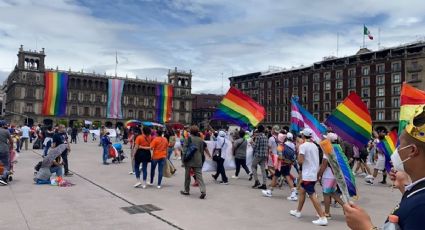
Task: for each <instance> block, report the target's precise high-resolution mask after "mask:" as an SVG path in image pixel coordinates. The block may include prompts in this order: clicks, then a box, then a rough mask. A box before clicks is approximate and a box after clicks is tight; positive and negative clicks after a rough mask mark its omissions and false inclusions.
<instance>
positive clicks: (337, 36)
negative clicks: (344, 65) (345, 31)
mask: <svg viewBox="0 0 425 230" xmlns="http://www.w3.org/2000/svg"><path fill="white" fill-rule="evenodd" d="M338 51H339V32H337V33H336V57H338Z"/></svg>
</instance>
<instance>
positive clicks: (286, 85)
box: [283, 79, 289, 88]
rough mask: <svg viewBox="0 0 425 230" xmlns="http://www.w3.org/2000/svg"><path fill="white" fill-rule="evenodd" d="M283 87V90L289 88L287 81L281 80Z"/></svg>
mask: <svg viewBox="0 0 425 230" xmlns="http://www.w3.org/2000/svg"><path fill="white" fill-rule="evenodd" d="M283 87H285V88H287V87H289V83H288V79H284V80H283Z"/></svg>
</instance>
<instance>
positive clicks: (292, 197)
mask: <svg viewBox="0 0 425 230" xmlns="http://www.w3.org/2000/svg"><path fill="white" fill-rule="evenodd" d="M286 199H287V200H290V201H297V200H298V197H297V194H296V193H295V192H294V191H292V193H291V196H288V197H287V198H286Z"/></svg>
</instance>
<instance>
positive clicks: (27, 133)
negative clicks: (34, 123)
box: [21, 126, 31, 138]
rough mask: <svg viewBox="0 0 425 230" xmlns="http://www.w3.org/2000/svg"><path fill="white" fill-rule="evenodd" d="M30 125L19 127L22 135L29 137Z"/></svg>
mask: <svg viewBox="0 0 425 230" xmlns="http://www.w3.org/2000/svg"><path fill="white" fill-rule="evenodd" d="M30 130H31V129H30V127H28V126H24V127H22V128H21V132H22V137H26V138H29V137H30Z"/></svg>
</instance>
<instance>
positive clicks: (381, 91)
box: [376, 87, 385, 97]
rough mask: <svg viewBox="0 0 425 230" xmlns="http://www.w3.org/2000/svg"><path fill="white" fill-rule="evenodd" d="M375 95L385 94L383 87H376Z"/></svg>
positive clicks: (381, 95)
mask: <svg viewBox="0 0 425 230" xmlns="http://www.w3.org/2000/svg"><path fill="white" fill-rule="evenodd" d="M376 96H378V97H383V96H385V88H383V87H378V89H377V92H376Z"/></svg>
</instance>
